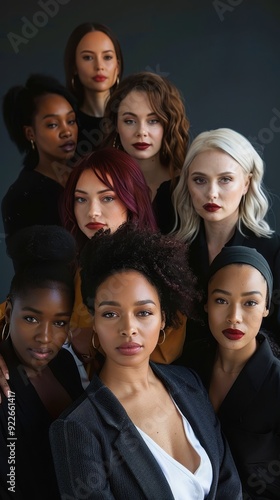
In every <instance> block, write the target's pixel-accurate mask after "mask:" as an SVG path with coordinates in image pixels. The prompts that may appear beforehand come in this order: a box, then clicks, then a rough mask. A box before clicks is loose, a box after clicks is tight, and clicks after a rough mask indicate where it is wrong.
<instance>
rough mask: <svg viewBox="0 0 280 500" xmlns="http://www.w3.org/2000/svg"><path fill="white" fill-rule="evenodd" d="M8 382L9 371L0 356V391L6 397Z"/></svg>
mask: <svg viewBox="0 0 280 500" xmlns="http://www.w3.org/2000/svg"><path fill="white" fill-rule="evenodd" d="M7 380H9V370H8V367H7V365H6V363H5V361H4V358H3V356H1V354H0V388H1V389H2V391H3V393H4V394H5V396H6V397H8V395H9V391H10V386H9V384H8V382H7ZM1 401H2V398H1V392H0V403H1Z"/></svg>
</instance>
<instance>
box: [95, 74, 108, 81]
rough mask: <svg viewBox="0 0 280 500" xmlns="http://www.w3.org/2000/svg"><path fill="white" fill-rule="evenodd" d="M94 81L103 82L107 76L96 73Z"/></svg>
mask: <svg viewBox="0 0 280 500" xmlns="http://www.w3.org/2000/svg"><path fill="white" fill-rule="evenodd" d="M93 80H94V81H95V82H105V80H107V76H102V75H97V76H94V77H93Z"/></svg>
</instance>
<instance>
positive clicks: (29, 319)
mask: <svg viewBox="0 0 280 500" xmlns="http://www.w3.org/2000/svg"><path fill="white" fill-rule="evenodd" d="M24 319H25V321H27V323H37V320H36V318H34V317H33V316H24Z"/></svg>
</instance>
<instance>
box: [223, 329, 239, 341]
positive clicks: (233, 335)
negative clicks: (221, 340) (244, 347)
mask: <svg viewBox="0 0 280 500" xmlns="http://www.w3.org/2000/svg"><path fill="white" fill-rule="evenodd" d="M222 333H223V334H224V336H225V337H226V338H227V339H229V340H239V339H242V337H244V333H243V332H242V331H241V330H235V329H234V328H227V329H226V330H223V331H222Z"/></svg>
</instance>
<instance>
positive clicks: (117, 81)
mask: <svg viewBox="0 0 280 500" xmlns="http://www.w3.org/2000/svg"><path fill="white" fill-rule="evenodd" d="M119 84H120V79H119V77H118V76H117V79H116V87H118V86H119Z"/></svg>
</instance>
